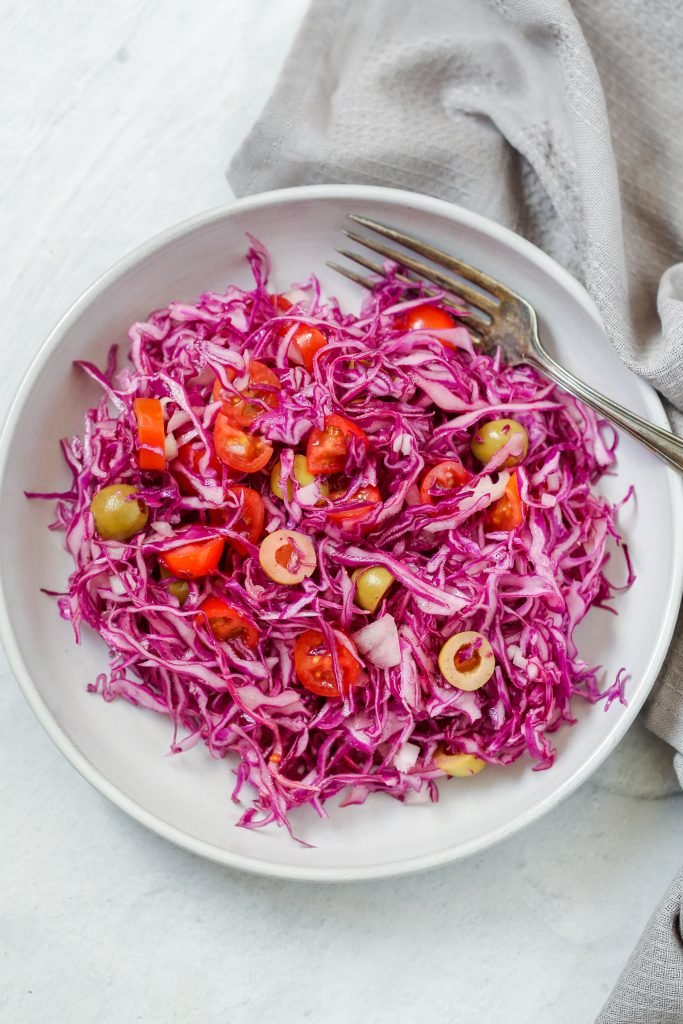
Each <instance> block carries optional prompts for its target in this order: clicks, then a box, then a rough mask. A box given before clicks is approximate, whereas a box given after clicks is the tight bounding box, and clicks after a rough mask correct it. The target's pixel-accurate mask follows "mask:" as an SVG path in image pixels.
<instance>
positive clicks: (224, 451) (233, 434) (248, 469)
mask: <svg viewBox="0 0 683 1024" xmlns="http://www.w3.org/2000/svg"><path fill="white" fill-rule="evenodd" d="M213 442H214V445H215V448H216V455H217V456H218V458H219V459H220V460H221V462H224V463H225V465H226V466H230V468H231V469H238V470H239V471H240V472H241V473H256V471H257V470H259V469H263V467H264V466H265V465H266V463H267V462H268V460H269V459H270V457H271V455H272V454H273V447H272V445H270V444H268V442H267V441H264V440H263V438H262V437H256V436H254V434H248V433H247V432H246V431H245V430H240V428H239V427H236V426H235V425H234V424H233V423H231V422H230V420H229V419H228V417H227V416H226V415H225V414H224V413H222V412H219V413H218V416H217V417H216V423H215V425H214V428H213Z"/></svg>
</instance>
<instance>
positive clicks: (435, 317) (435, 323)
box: [396, 303, 458, 331]
mask: <svg viewBox="0 0 683 1024" xmlns="http://www.w3.org/2000/svg"><path fill="white" fill-rule="evenodd" d="M396 325H397V327H400V328H401V330H404V331H443V330H446V329H448V328H450V327H457V326H458V325H457V323H456V320H455V318H454V317H452V316H451V315H450V313H447V312H446V310H445V309H441V307H440V306H432V305H430V304H429V303H427V304H426V305H424V306H413V308H412V309H409V310H408V312H407V313H403V314H402V315H401V316H399V318H398V320H397V321H396Z"/></svg>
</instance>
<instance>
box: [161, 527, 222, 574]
mask: <svg viewBox="0 0 683 1024" xmlns="http://www.w3.org/2000/svg"><path fill="white" fill-rule="evenodd" d="M224 547H225V541H224V540H223V538H222V537H211V538H210V539H209V540H198V541H194V542H192V543H190V544H183V545H182V546H181V547H178V548H170V549H169V550H168V551H162V552H161V554H160V555H159V561H160V562H161V564H162V565H164V566H165V567H166V569H168V571H169V572H170V574H171V575H172V576H178V577H179V578H180V579H199V577H200V576H208V575H209V573H212V572H215V570H216V569H217V568H218V563H219V562H220V560H221V555H222V554H223V548H224Z"/></svg>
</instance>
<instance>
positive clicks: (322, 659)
mask: <svg viewBox="0 0 683 1024" xmlns="http://www.w3.org/2000/svg"><path fill="white" fill-rule="evenodd" d="M335 651H336V655H337V661H338V664H339V670H340V673H341V688H340V686H339V683H338V681H337V678H336V676H335V674H334V665H333V662H332V654H331V652H330V649H329V647H328V645H327V640H326V639H325V636H324V634H323V633H322V632H321V631H320V630H319V629H307V630H306V631H305V632H304V633H301V634H300V635H299V636H298V637H297V638H296V640H295V642H294V671H295V672H296V674H297V676H298V677H299V682H300V683H301V685H302V686H305V688H306V689H307V690H310V691H311V693H317V694H319V695H320V696H321V697H340V696H341V695H342V693H347V692H348V690H349V689H350V687H352V686H354V685H355V684H356V683H357V682H358V679H359V677H360V664H359V663H358V661H357V660H356V658H354V656H353V654H351V651H349V649H348V648H347V647H346V646H345V645H344V644H343V643H342V642H341V641H340V640H337V639H335Z"/></svg>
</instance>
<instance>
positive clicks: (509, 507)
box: [487, 473, 524, 530]
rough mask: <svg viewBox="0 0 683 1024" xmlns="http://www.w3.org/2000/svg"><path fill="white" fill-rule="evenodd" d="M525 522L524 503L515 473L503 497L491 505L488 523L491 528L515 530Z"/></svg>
mask: <svg viewBox="0 0 683 1024" xmlns="http://www.w3.org/2000/svg"><path fill="white" fill-rule="evenodd" d="M523 522H524V504H523V502H522V499H521V497H520V493H519V482H518V480H517V474H516V473H513V474H512V476H511V477H510V479H509V480H508V482H507V487H506V488H505V494H504V495H503V497H502V498H499V499H498V501H494V503H493V505H491V506H490V508H489V510H488V516H487V523H488V526H489V528H490V529H491V530H515V529H516V528H517V527H518V526H521V525H522V523H523Z"/></svg>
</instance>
